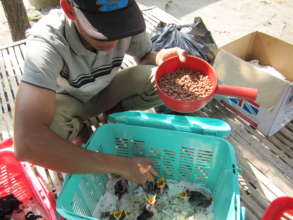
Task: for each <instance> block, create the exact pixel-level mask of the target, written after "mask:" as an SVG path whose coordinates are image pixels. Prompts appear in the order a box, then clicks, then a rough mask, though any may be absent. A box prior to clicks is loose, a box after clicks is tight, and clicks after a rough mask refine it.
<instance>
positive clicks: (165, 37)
mask: <svg viewBox="0 0 293 220" xmlns="http://www.w3.org/2000/svg"><path fill="white" fill-rule="evenodd" d="M151 40H152V43H153V51H159V50H161V49H163V48H165V49H166V48H171V47H180V48H182V49H185V50H186V51H187V53H188V54H189V55H192V56H197V57H200V58H202V59H204V60H206V61H207V62H209V63H210V64H212V63H213V61H214V59H215V56H216V52H217V45H216V43H215V41H214V39H213V37H212V35H211V33H210V31H208V30H207V28H206V26H205V25H204V23H203V21H202V19H201V18H200V17H195V18H194V22H193V23H192V24H188V25H177V24H173V23H168V24H167V23H164V22H160V23H159V24H158V26H157V27H156V29H155V30H154V31H153V33H152V34H151Z"/></svg>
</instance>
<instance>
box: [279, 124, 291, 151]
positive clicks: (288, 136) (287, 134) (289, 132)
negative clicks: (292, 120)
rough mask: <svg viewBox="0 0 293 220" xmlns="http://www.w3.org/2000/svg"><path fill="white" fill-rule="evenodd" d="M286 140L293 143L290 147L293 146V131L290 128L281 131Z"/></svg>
mask: <svg viewBox="0 0 293 220" xmlns="http://www.w3.org/2000/svg"><path fill="white" fill-rule="evenodd" d="M279 132H280V133H281V134H282V135H283V136H284V137H285V138H287V139H288V140H289V141H291V143H290V146H292V144H293V130H290V129H289V127H287V126H286V127H284V128H282V129H281V130H280V131H279Z"/></svg>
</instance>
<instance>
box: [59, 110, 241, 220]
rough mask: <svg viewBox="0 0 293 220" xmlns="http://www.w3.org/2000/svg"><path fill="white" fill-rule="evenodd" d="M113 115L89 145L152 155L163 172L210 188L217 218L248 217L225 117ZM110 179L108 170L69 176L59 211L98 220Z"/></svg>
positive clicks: (105, 150)
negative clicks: (97, 212)
mask: <svg viewBox="0 0 293 220" xmlns="http://www.w3.org/2000/svg"><path fill="white" fill-rule="evenodd" d="M110 120H111V121H112V122H113V123H111V124H106V125H103V126H101V127H99V128H98V129H97V130H96V132H95V133H94V134H93V136H92V137H91V138H90V140H89V141H88V143H87V145H86V148H87V149H89V150H92V151H99V152H103V153H108V154H115V155H121V156H126V157H133V156H143V157H148V158H151V159H152V162H153V165H154V167H155V168H156V170H157V171H158V172H159V175H160V176H164V177H165V178H166V179H173V180H184V181H188V182H191V183H196V184H201V185H202V186H204V187H207V188H208V189H210V191H211V192H212V194H213V199H214V203H213V205H214V206H213V210H214V217H215V220H232V219H233V220H240V219H244V209H243V208H241V207H240V194H239V191H240V190H239V182H238V177H237V173H238V168H237V163H236V155H235V152H234V149H233V146H232V145H231V144H230V143H229V142H228V141H227V140H225V139H224V138H223V137H224V136H227V135H229V133H230V126H229V125H228V124H227V123H226V122H224V121H221V120H218V119H211V118H199V117H191V116H178V115H166V114H152V113H139V112H123V113H116V114H112V115H111V116H110ZM81 162H82V161H81ZM106 183H107V176H106V175H104V174H95V175H90V174H74V175H69V176H68V178H66V180H65V182H64V186H63V189H62V192H61V194H60V196H59V198H58V200H57V211H58V212H59V214H60V215H62V216H63V217H65V218H67V219H74V220H75V219H76V220H77V219H96V218H93V217H92V214H93V211H94V209H95V207H96V204H97V203H98V201H99V199H100V197H101V196H102V195H103V194H104V192H105V187H106Z"/></svg>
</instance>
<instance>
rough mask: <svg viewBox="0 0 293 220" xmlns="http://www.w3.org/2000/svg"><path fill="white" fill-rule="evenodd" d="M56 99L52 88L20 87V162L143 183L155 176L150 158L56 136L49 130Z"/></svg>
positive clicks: (17, 117) (16, 131) (17, 138)
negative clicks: (149, 175) (122, 154)
mask: <svg viewBox="0 0 293 220" xmlns="http://www.w3.org/2000/svg"><path fill="white" fill-rule="evenodd" d="M55 99H56V97H55V93H54V92H52V91H50V90H48V89H43V88H39V87H36V86H32V85H29V84H27V83H22V84H21V85H20V88H19V92H18V95H17V98H16V106H15V125H14V135H15V136H14V141H15V152H16V156H17V158H18V159H19V160H24V161H29V162H31V163H34V164H37V165H41V166H44V167H47V168H49V169H53V170H57V171H62V172H66V173H116V174H120V175H123V176H125V177H126V178H128V179H130V180H133V181H135V182H141V183H142V182H145V181H146V180H147V179H145V177H144V176H145V175H144V173H147V172H151V173H154V174H155V171H153V169H152V168H151V162H150V160H148V159H145V158H133V159H128V158H125V157H118V156H114V155H108V154H101V153H97V152H92V151H89V150H85V149H83V148H81V147H78V146H76V145H74V144H72V143H70V142H68V141H65V140H63V139H62V138H61V137H59V136H58V135H56V134H55V133H53V132H52V131H51V130H50V129H49V127H50V124H51V121H52V119H53V116H54V113H55ZM135 160H136V161H135ZM132 167H133V168H132ZM141 167H142V168H143V169H140V168H141ZM149 167H150V168H149ZM140 171H141V172H140ZM134 175H135V176H134Z"/></svg>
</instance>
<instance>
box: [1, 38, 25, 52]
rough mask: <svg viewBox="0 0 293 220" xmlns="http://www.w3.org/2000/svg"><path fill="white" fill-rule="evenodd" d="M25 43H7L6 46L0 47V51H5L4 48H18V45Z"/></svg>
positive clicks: (23, 41) (21, 41)
mask: <svg viewBox="0 0 293 220" xmlns="http://www.w3.org/2000/svg"><path fill="white" fill-rule="evenodd" d="M25 42H26V40H20V41H15V42H12V43H9V44H7V45H4V46H1V47H0V50H3V49H6V48H9V47H14V46H18V45H21V44H25Z"/></svg>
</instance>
